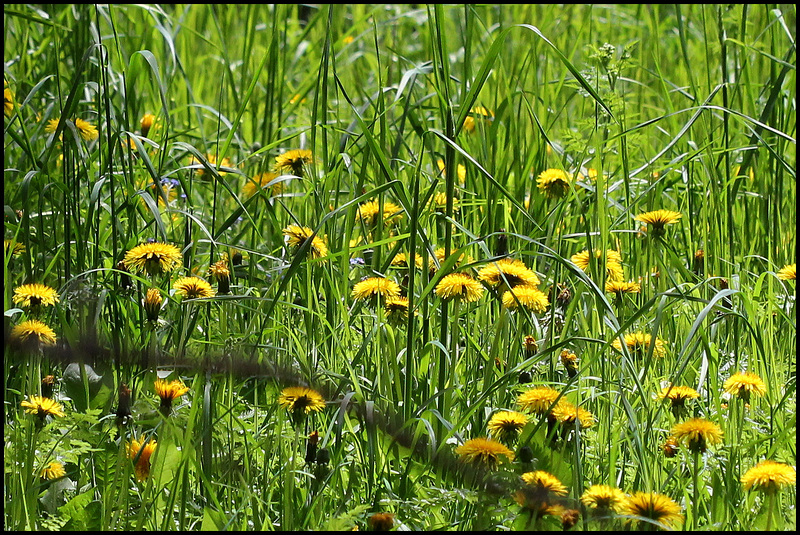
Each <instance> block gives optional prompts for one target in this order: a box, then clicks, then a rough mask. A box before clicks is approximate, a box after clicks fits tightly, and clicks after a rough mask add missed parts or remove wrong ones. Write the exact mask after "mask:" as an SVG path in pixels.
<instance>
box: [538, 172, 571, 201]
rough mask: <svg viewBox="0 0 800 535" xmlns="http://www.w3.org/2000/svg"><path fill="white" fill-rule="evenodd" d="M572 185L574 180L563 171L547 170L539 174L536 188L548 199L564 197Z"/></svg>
mask: <svg viewBox="0 0 800 535" xmlns="http://www.w3.org/2000/svg"><path fill="white" fill-rule="evenodd" d="M571 185H572V178H571V177H570V176H569V175H568V174H567V173H565V172H564V171H562V170H561V169H554V168H551V169H546V170H544V171H542V172H541V173H539V177H538V178H537V179H536V187H537V188H539V191H541V192H542V193H543V194H544V196H545V197H547V198H548V199H560V198H561V197H564V196H565V195H566V194H567V192H568V191H569V188H570V186H571Z"/></svg>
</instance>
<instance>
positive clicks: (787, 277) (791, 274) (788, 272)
mask: <svg viewBox="0 0 800 535" xmlns="http://www.w3.org/2000/svg"><path fill="white" fill-rule="evenodd" d="M778 278H779V279H781V280H784V281H793V280H797V264H787V265H785V266H783V267H782V268H781V269H780V270H779V271H778Z"/></svg>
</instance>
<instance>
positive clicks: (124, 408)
mask: <svg viewBox="0 0 800 535" xmlns="http://www.w3.org/2000/svg"><path fill="white" fill-rule="evenodd" d="M117 396H118V397H117V410H116V411H115V412H116V415H117V425H125V424H126V423H128V419H129V418H130V417H131V389H130V388H128V385H127V384H126V383H121V384H120V385H119V393H118V394H117Z"/></svg>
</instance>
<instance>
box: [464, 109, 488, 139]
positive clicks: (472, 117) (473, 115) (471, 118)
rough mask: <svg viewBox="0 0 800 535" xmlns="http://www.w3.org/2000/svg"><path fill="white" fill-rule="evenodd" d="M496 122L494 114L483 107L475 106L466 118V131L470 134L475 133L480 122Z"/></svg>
mask: <svg viewBox="0 0 800 535" xmlns="http://www.w3.org/2000/svg"><path fill="white" fill-rule="evenodd" d="M493 120H494V113H492V112H491V111H490V110H489V109H487V108H484V107H483V106H474V107H473V108H472V109H470V110H469V115H467V116H466V117H465V118H464V126H463V128H464V131H465V132H466V133H468V134H472V133H473V132H475V130H476V127H477V125H478V121H487V122H491V121H493Z"/></svg>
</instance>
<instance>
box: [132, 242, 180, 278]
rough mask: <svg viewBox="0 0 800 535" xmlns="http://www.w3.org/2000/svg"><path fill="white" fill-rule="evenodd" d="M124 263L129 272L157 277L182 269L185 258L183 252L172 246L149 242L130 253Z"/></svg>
mask: <svg viewBox="0 0 800 535" xmlns="http://www.w3.org/2000/svg"><path fill="white" fill-rule="evenodd" d="M122 262H123V264H124V265H125V267H126V268H127V269H128V270H129V271H132V272H135V273H141V272H143V271H144V272H146V273H147V274H148V275H151V276H155V275H160V274H161V273H166V272H169V271H172V270H174V269H175V268H177V267H180V266H181V264H182V263H183V258H182V257H181V250H180V249H178V248H177V247H175V246H174V245H172V244H169V243H159V242H148V243H143V244H141V245H137V246H136V247H134V248H133V249H131V250H130V251H128V252H127V253H126V254H125V258H124V259H123V261H122Z"/></svg>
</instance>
